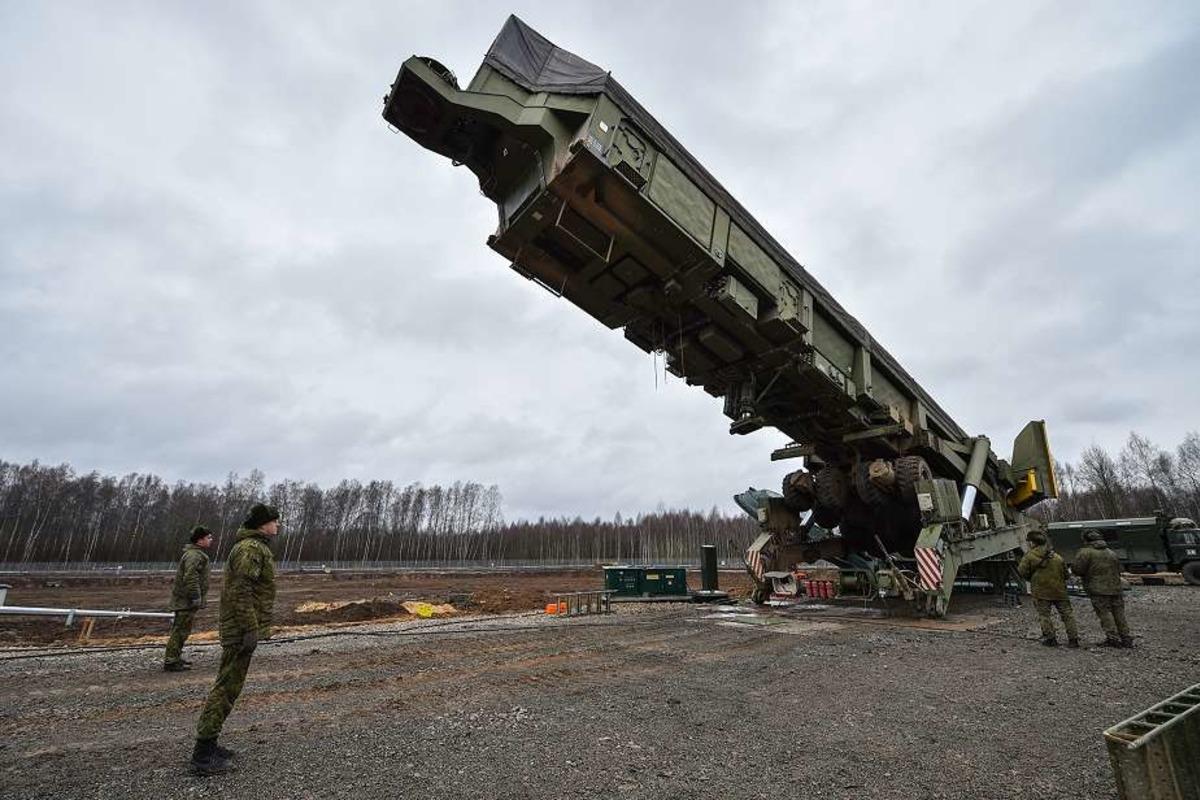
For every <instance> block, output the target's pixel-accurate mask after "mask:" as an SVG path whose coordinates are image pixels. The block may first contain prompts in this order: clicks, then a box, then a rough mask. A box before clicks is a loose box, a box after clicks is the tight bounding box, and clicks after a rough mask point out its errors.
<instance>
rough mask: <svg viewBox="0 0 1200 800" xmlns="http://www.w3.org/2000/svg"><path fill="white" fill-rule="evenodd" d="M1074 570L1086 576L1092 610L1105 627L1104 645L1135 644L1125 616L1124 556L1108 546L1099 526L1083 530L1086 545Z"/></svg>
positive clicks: (1078, 555) (1074, 565) (1078, 556)
mask: <svg viewBox="0 0 1200 800" xmlns="http://www.w3.org/2000/svg"><path fill="white" fill-rule="evenodd" d="M1071 571H1072V572H1074V573H1075V574H1076V575H1078V576H1079V577H1080V578H1082V579H1083V588H1084V590H1085V591H1086V592H1087V593H1088V598H1089V599H1091V601H1092V610H1094V611H1095V612H1096V616H1097V617H1099V618H1100V627H1101V628H1103V629H1104V641H1103V642H1101V643H1100V646H1101V647H1133V637H1132V636H1130V635H1129V623H1128V622H1127V621H1126V620H1125V598H1124V596H1122V594H1121V560H1120V559H1119V558H1117V554H1116V553H1114V552H1113V551H1112V550H1109V549H1108V542H1106V541H1104V537H1103V536H1102V535H1100V531H1098V530H1095V529H1093V530H1088V531H1084V533H1083V547H1081V548H1079V552H1078V553H1076V554H1075V563H1074V564H1072V565H1071Z"/></svg>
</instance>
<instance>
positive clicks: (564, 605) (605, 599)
mask: <svg viewBox="0 0 1200 800" xmlns="http://www.w3.org/2000/svg"><path fill="white" fill-rule="evenodd" d="M612 594H613V590H612V589H599V590H597V591H594V592H555V593H554V602H553V603H549V604H547V606H546V610H547V611H549V612H550V613H553V614H558V615H559V616H564V617H577V616H582V615H584V614H611V613H612ZM551 609H554V610H553V611H550V610H551Z"/></svg>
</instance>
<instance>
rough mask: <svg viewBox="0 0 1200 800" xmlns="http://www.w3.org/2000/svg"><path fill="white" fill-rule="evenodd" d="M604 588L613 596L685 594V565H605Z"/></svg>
mask: <svg viewBox="0 0 1200 800" xmlns="http://www.w3.org/2000/svg"><path fill="white" fill-rule="evenodd" d="M604 588H605V589H611V590H612V592H613V596H614V597H660V596H663V595H668V596H671V595H676V596H684V595H687V567H630V566H619V567H605V568H604Z"/></svg>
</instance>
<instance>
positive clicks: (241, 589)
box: [192, 503, 279, 775]
mask: <svg viewBox="0 0 1200 800" xmlns="http://www.w3.org/2000/svg"><path fill="white" fill-rule="evenodd" d="M278 533H279V512H278V511H276V510H275V509H274V508H272V507H271V506H265V505H263V504H261V503H258V504H256V505H254V506H253V507H252V508H251V509H250V513H249V515H248V516H247V517H246V521H245V522H243V523H242V527H241V529H240V530H239V531H238V532H237V541H236V542H235V543H234V545H233V549H232V550H231V551H230V553H229V558H228V560H226V562H225V581H224V586H222V588H221V625H220V635H221V666H220V669H219V671H218V672H217V680H216V682H215V683H214V684H213V687H212V690H211V691H210V692H209V693H208V700H207V701H206V702H205V703H204V710H203V711H201V712H200V721H199V723H198V724H197V725H196V749H195V750H194V751H193V752H192V767H193V769H195V770H196V771H197V772H199V773H200V774H202V775H212V774H215V773H218V772H225V771H227V770H229V769H231V768H232V766H231V765H230V764H229V759H231V758H233V757H234V755H235V754H234V752H233V751H232V750H227V749H225V748H224V747H219V746H218V745H217V737H218V736H219V735H220V733H221V726H222V725H224V723H225V718H226V717H227V716H229V712H230V711H231V710H232V709H233V704H234V702H235V701H236V700H237V698H238V695H239V694H240V693H241V691H242V684H244V683H245V681H246V672H247V670H249V668H250V657H251V656H252V655H253V654H254V648H255V647H257V646H258V641H259V639H268V638H270V636H271V614H272V612H273V610H274V606H275V558H274V556H273V555H272V553H271V548H270V546H269V545H270V542H271V540H272V539H273V538H274V537H275V536H276V535H277V534H278Z"/></svg>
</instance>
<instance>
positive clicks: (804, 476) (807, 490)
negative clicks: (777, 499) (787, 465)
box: [783, 469, 813, 513]
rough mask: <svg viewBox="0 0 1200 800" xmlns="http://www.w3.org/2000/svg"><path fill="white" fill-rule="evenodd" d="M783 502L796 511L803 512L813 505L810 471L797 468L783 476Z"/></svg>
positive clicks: (811, 475)
mask: <svg viewBox="0 0 1200 800" xmlns="http://www.w3.org/2000/svg"><path fill="white" fill-rule="evenodd" d="M783 503H784V505H786V506H787V507H788V508H790V509H791V510H792V511H795V512H797V513H803V512H805V511H808V510H809V509H810V508H812V507H813V474H812V473H811V472H808V471H807V470H803V469H798V470H796V471H795V472H789V473H788V474H787V475H784V476H783Z"/></svg>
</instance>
